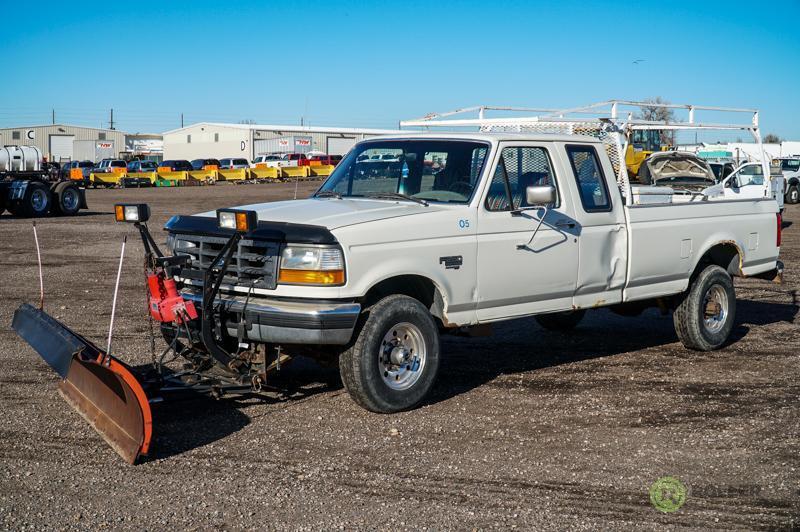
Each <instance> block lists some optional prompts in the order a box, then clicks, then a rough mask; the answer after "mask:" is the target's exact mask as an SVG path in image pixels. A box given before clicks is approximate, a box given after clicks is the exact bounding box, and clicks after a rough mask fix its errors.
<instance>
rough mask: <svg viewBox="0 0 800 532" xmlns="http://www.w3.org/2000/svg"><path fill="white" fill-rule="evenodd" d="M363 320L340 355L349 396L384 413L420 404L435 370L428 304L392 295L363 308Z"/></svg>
mask: <svg viewBox="0 0 800 532" xmlns="http://www.w3.org/2000/svg"><path fill="white" fill-rule="evenodd" d="M361 323H362V324H361V328H360V330H359V331H358V332H357V336H356V339H355V342H354V343H353V345H352V346H350V348H349V349H347V350H346V351H345V352H344V353H342V354H341V355H340V357H339V371H340V373H341V376H342V383H343V384H344V386H345V388H346V389H347V391H348V393H349V394H350V396H351V397H352V398H353V400H354V401H355V402H356V403H358V404H359V405H361V406H362V407H364V408H366V409H367V410H370V411H372V412H379V413H383V414H389V413H392V412H399V411H401V410H408V409H410V408H414V407H415V406H417V405H419V404H420V403H421V402H422V400H423V399H424V398H425V396H426V395H427V394H428V392H429V391H430V390H431V388H432V387H433V384H434V381H435V380H436V374H437V372H438V370H439V331H438V329H437V327H436V322H435V321H434V320H433V317H432V316H431V314H430V312H428V309H426V308H425V307H424V306H423V305H422V304H421V303H420V302H419V301H417V300H416V299H413V298H411V297H408V296H404V295H392V296H388V297H386V298H384V299H382V300H380V301H379V302H378V303H376V304H375V305H373V306H372V307H371V308H369V309H368V310H366V311H365V312H364V315H363V316H362V322H361Z"/></svg>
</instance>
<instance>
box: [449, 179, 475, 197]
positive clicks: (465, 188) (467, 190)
mask: <svg viewBox="0 0 800 532" xmlns="http://www.w3.org/2000/svg"><path fill="white" fill-rule="evenodd" d="M446 190H447V191H448V192H453V193H455V194H461V195H462V196H464V197H465V198H468V197H469V196H471V195H472V185H470V184H469V183H467V182H466V181H454V182H453V183H450V184H449V185H448V186H447V189H446Z"/></svg>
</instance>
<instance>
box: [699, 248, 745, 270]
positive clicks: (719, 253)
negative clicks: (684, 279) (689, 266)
mask: <svg viewBox="0 0 800 532" xmlns="http://www.w3.org/2000/svg"><path fill="white" fill-rule="evenodd" d="M711 264H716V265H717V266H719V267H721V268H724V269H725V271H727V272H728V273H729V274H731V275H742V269H741V253H740V252H739V246H737V245H736V243H734V242H721V243H719V244H716V245H715V246H713V247H711V249H709V250H708V251H706V252H705V254H703V256H702V257H701V258H700V261H699V262H698V263H697V267H695V270H694V274H693V275H697V274H698V273H700V272H701V271H702V270H703V268H705V267H706V266H709V265H711Z"/></svg>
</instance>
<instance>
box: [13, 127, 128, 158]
mask: <svg viewBox="0 0 800 532" xmlns="http://www.w3.org/2000/svg"><path fill="white" fill-rule="evenodd" d="M8 144H17V145H20V146H23V145H24V146H36V147H37V148H39V149H40V150H41V151H42V154H43V155H44V156H45V157H47V159H48V160H49V161H55V162H61V161H72V160H78V159H81V160H83V159H91V160H97V157H99V155H97V154H102V155H103V156H104V157H118V156H119V152H120V151H124V150H125V133H124V132H122V131H119V130H115V129H99V128H91V127H83V126H70V125H66V124H47V125H41V126H21V127H9V128H3V129H0V146H3V145H8Z"/></svg>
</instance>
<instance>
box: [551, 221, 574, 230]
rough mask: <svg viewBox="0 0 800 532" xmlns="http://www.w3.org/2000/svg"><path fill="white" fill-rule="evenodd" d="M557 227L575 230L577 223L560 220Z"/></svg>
mask: <svg viewBox="0 0 800 532" xmlns="http://www.w3.org/2000/svg"><path fill="white" fill-rule="evenodd" d="M556 227H569V228H570V229H575V222H570V221H569V220H559V221H557V222H556Z"/></svg>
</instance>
